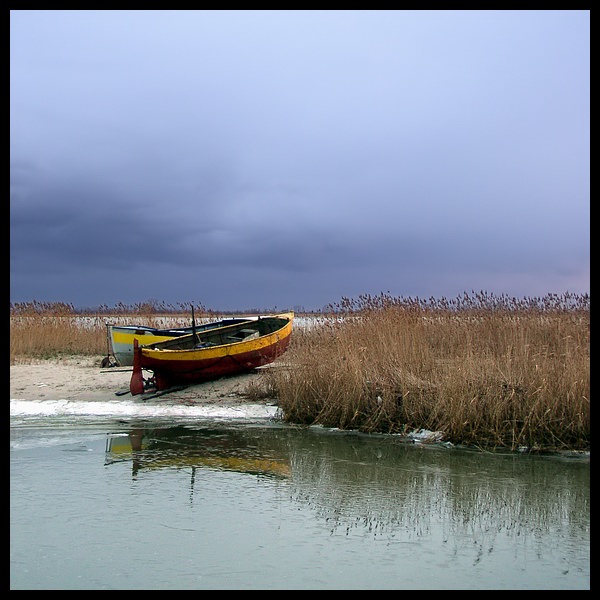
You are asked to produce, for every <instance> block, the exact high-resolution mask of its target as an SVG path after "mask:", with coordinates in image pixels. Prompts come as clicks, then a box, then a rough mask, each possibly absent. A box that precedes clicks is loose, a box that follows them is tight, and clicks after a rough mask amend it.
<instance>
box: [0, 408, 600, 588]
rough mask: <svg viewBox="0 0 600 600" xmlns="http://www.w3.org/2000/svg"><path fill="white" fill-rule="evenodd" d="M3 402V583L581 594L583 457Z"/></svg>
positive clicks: (586, 532)
mask: <svg viewBox="0 0 600 600" xmlns="http://www.w3.org/2000/svg"><path fill="white" fill-rule="evenodd" d="M274 416H276V413H275V409H274V408H273V407H268V406H259V405H256V406H252V405H250V406H248V405H247V406H240V407H237V408H236V407H229V408H226V407H218V406H213V407H206V406H204V407H199V406H196V407H191V406H177V405H172V404H169V402H168V401H165V400H164V399H163V400H162V402H160V401H159V400H158V399H157V400H156V401H155V403H154V404H150V403H139V402H138V403H135V402H134V401H133V400H131V401H129V402H128V401H122V400H120V401H115V402H106V403H102V402H87V403H86V402H66V401H62V402H49V401H45V402H40V401H11V429H10V438H11V439H10V441H11V450H10V587H11V589H14V590H17V589H31V590H34V589H35V590H53V589H57V590H58V589H81V590H95V589H100V590H109V589H115V590H116V589H123V590H134V589H147V590H153V589H173V590H179V589H414V590H423V589H515V590H517V589H519V590H524V589H562V590H575V589H589V588H590V464H589V456H588V457H568V456H564V457H560V458H558V457H536V456H528V455H509V454H483V453H478V452H473V451H466V450H459V449H456V448H452V447H446V446H443V445H435V444H421V443H417V442H407V441H406V440H401V439H400V438H398V437H396V436H385V435H381V436H366V435H359V434H355V433H347V432H346V433H344V432H340V431H335V430H333V431H332V430H326V429H323V428H303V429H300V428H295V427H290V426H287V425H283V424H281V423H280V422H278V421H277V420H276V419H274V418H273V417H274Z"/></svg>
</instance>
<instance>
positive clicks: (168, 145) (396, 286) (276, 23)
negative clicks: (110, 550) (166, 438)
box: [10, 11, 589, 309]
mask: <svg viewBox="0 0 600 600" xmlns="http://www.w3.org/2000/svg"><path fill="white" fill-rule="evenodd" d="M10 261H11V300H12V301H25V300H31V299H39V300H50V301H52V300H58V301H68V302H74V303H75V304H81V305H97V304H101V303H107V304H112V303H116V302H118V301H124V302H132V303H133V302H137V301H141V300H144V299H145V298H149V297H152V298H158V299H161V300H165V301H179V300H183V299H184V298H187V299H189V298H199V299H200V301H202V302H204V303H205V304H207V305H211V306H213V307H217V308H223V309H235V308H240V309H242V308H244V307H247V306H272V305H274V304H278V305H279V306H280V307H281V306H293V305H304V306H306V307H312V308H319V307H321V306H323V305H324V304H326V303H328V302H333V301H336V300H337V299H339V298H340V297H341V296H344V295H345V296H349V295H357V294H361V293H375V294H376V293H379V292H381V291H390V292H391V293H393V294H398V295H405V296H406V295H413V296H414V295H419V296H422V295H425V296H429V295H435V296H441V295H445V296H451V295H454V294H459V293H461V292H462V291H465V290H471V289H486V290H489V291H494V292H498V293H508V294H511V295H540V294H544V293H546V292H549V291H555V292H562V291H565V290H567V289H568V290H570V291H575V292H585V291H589V12H587V11H356V12H355V11H317V12H313V11H11V200H10Z"/></svg>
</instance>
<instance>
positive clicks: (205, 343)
mask: <svg viewBox="0 0 600 600" xmlns="http://www.w3.org/2000/svg"><path fill="white" fill-rule="evenodd" d="M287 323H288V319H286V318H282V317H259V318H257V319H256V320H253V321H245V322H242V323H236V324H233V325H226V326H224V327H219V328H216V329H210V330H204V331H202V330H198V331H196V335H195V336H194V334H193V333H192V334H189V335H184V336H180V337H177V338H173V339H171V340H165V341H163V342H156V343H154V344H148V345H147V346H143V347H144V348H150V349H153V350H192V349H195V348H210V347H212V346H223V345H226V344H234V343H237V342H244V341H248V340H252V339H256V338H259V337H262V336H264V335H268V334H270V333H273V332H275V331H278V330H279V329H281V328H282V327H284V326H285V325H286V324H287Z"/></svg>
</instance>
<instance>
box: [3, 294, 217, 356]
mask: <svg viewBox="0 0 600 600" xmlns="http://www.w3.org/2000/svg"><path fill="white" fill-rule="evenodd" d="M196 311H197V312H196V316H197V317H198V318H200V319H201V318H206V317H207V316H208V314H209V313H208V312H207V311H206V310H205V309H204V308H203V307H200V309H196ZM107 323H120V324H135V325H146V326H148V327H179V326H187V325H190V323H191V312H190V307H189V304H188V305H184V304H180V305H178V306H173V305H166V304H164V303H156V302H144V303H140V304H133V305H126V304H123V303H119V304H117V305H116V306H114V307H108V306H104V305H103V306H100V307H99V308H98V309H96V310H94V311H90V310H84V311H78V310H76V309H75V307H74V306H73V305H72V304H66V303H63V302H38V301H33V302H21V303H15V304H11V306H10V363H11V364H13V363H15V362H23V361H27V360H31V359H47V358H58V357H61V356H68V355H84V356H96V355H102V354H103V355H104V356H106V354H107V353H108V341H107V329H106V324H107Z"/></svg>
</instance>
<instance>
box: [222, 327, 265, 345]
mask: <svg viewBox="0 0 600 600" xmlns="http://www.w3.org/2000/svg"><path fill="white" fill-rule="evenodd" d="M257 337H259V333H258V331H256V330H255V329H240V330H239V331H236V332H235V333H233V334H232V335H230V336H228V338H227V339H228V340H229V341H231V342H241V341H242V340H253V339H255V338H257Z"/></svg>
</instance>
